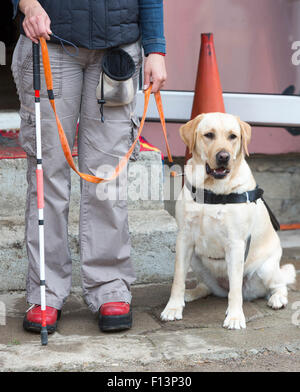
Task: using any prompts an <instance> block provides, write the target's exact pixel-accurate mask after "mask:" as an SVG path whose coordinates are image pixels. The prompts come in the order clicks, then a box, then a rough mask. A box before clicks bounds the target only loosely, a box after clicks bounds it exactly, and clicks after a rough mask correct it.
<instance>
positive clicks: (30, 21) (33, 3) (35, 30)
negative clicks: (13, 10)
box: [19, 0, 52, 44]
mask: <svg viewBox="0 0 300 392" xmlns="http://www.w3.org/2000/svg"><path fill="white" fill-rule="evenodd" d="M19 8H20V10H21V11H22V12H23V14H24V15H25V18H24V21H23V28H24V32H25V34H26V36H27V37H28V38H29V39H31V41H33V42H35V43H36V44H37V43H38V39H39V38H40V37H43V38H45V39H47V40H49V39H50V37H49V34H52V31H51V29H50V24H51V21H50V18H49V16H48V14H47V12H46V11H45V10H44V8H43V7H42V6H41V5H40V3H39V2H38V1H37V0H20V3H19Z"/></svg>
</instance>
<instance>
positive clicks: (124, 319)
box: [99, 310, 132, 332]
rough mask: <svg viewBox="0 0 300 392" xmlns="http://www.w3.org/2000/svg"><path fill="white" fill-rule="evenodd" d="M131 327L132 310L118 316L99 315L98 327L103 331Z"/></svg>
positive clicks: (122, 329) (121, 329)
mask: <svg viewBox="0 0 300 392" xmlns="http://www.w3.org/2000/svg"><path fill="white" fill-rule="evenodd" d="M131 327H132V312H131V310H130V312H129V313H127V314H122V315H120V316H103V315H102V314H100V315H99V328H100V330H101V331H103V332H108V331H124V330H125V329H130V328H131Z"/></svg>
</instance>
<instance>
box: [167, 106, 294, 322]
mask: <svg viewBox="0 0 300 392" xmlns="http://www.w3.org/2000/svg"><path fill="white" fill-rule="evenodd" d="M180 135H181V137H182V139H183V141H184V142H185V144H186V145H187V146H188V147H189V150H190V151H191V152H192V153H193V156H192V158H191V159H190V160H189V161H188V162H187V165H186V168H185V185H184V187H183V189H182V191H181V194H180V196H179V199H178V200H177V203H176V220H177V224H178V228H179V232H178V237H177V243H176V261H175V275H174V280H173V285H172V290H171V296H170V299H169V302H168V304H167V306H166V307H165V309H164V311H163V312H162V314H161V319H162V320H179V319H181V318H182V311H183V307H184V304H185V301H187V302H188V301H193V300H195V299H197V298H202V297H205V296H207V295H209V294H211V293H212V294H215V295H217V296H224V297H227V296H228V308H227V311H226V318H225V321H224V324H223V327H225V328H228V329H240V328H245V327H246V322H245V316H244V313H243V298H244V299H246V300H252V299H254V298H258V297H265V296H266V297H267V298H268V305H269V306H270V307H272V308H273V309H279V308H282V307H284V306H286V304H287V302H288V299H287V297H288V291H287V284H291V283H293V282H294V280H295V276H296V274H295V268H294V266H293V265H291V264H288V265H284V266H282V267H280V259H281V255H282V248H281V245H280V240H279V237H278V235H277V233H276V231H275V230H274V228H273V225H272V223H271V220H270V215H269V213H268V210H267V208H266V205H265V203H264V201H263V200H262V199H261V195H262V193H263V192H262V190H261V189H259V188H258V187H256V182H255V180H254V178H253V175H252V173H251V170H250V168H249V166H248V164H247V163H246V160H245V158H244V157H245V154H247V155H249V154H248V148H247V146H248V143H249V141H250V138H251V127H250V125H249V124H247V123H245V122H243V121H241V120H240V119H239V118H237V117H236V116H233V115H230V114H224V113H207V114H202V115H199V116H197V117H196V118H195V119H194V120H191V121H189V122H188V123H187V124H185V125H184V126H182V127H181V128H180ZM201 189H202V191H201ZM204 190H205V191H204ZM197 192H198V193H199V194H200V193H201V194H203V193H204V192H206V194H205V195H204V197H206V198H210V199H211V203H210V204H206V203H203V201H202V202H201V200H200V202H199V200H197V199H196V198H195V195H197ZM200 199H201V197H200ZM190 267H191V268H192V270H193V271H194V272H195V273H196V275H197V276H198V284H197V286H196V288H194V289H190V290H185V280H186V275H187V272H188V270H189V268H190Z"/></svg>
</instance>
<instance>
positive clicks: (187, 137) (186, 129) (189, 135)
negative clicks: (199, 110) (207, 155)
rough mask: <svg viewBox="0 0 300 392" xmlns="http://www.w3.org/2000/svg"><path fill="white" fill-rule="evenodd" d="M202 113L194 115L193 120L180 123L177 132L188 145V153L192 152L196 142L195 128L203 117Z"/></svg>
mask: <svg viewBox="0 0 300 392" xmlns="http://www.w3.org/2000/svg"><path fill="white" fill-rule="evenodd" d="M203 117H204V114H200V115H199V116H197V117H195V118H194V119H193V120H190V121H189V122H187V123H186V124H184V125H182V127H180V129H179V133H180V136H181V139H182V140H183V141H184V143H185V144H186V145H187V146H188V148H189V150H190V153H192V152H193V150H194V147H195V142H196V129H197V127H198V125H199V124H200V121H201V120H202V119H203Z"/></svg>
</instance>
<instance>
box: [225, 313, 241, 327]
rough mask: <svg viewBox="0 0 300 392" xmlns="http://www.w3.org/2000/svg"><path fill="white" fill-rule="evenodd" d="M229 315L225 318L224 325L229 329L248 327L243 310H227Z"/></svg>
mask: <svg viewBox="0 0 300 392" xmlns="http://www.w3.org/2000/svg"><path fill="white" fill-rule="evenodd" d="M226 314H227V316H226V318H225V320H224V323H223V327H224V328H227V329H241V328H246V320H245V316H244V313H243V311H239V312H229V311H227V312H226Z"/></svg>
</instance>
